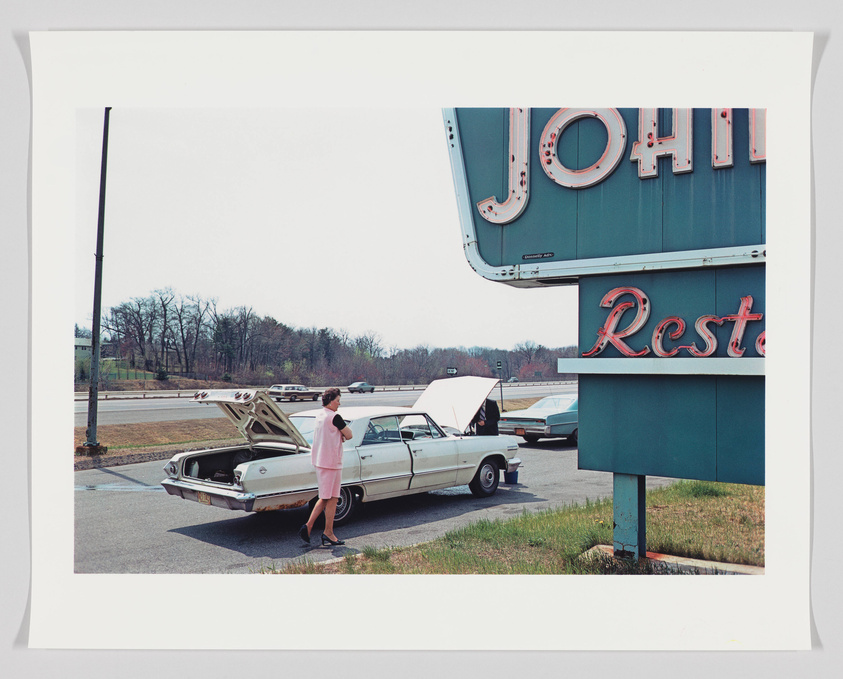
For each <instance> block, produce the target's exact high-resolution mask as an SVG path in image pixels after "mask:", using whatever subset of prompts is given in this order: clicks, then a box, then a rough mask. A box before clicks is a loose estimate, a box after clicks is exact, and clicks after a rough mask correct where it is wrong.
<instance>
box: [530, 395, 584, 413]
mask: <svg viewBox="0 0 843 679" xmlns="http://www.w3.org/2000/svg"><path fill="white" fill-rule="evenodd" d="M575 403H576V399H575V398H570V397H561V398H559V397H555V396H548V397H547V398H543V399H542V400H541V401H538V402H536V403H535V404H534V405H533V406H532V407H533V408H542V409H549V408H554V409H556V410H558V411H560V412H561V411H563V410H568V409H569V408H570V407H571V406H572V405H573V404H575Z"/></svg>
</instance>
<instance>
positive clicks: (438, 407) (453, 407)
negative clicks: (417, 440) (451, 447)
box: [413, 377, 499, 432]
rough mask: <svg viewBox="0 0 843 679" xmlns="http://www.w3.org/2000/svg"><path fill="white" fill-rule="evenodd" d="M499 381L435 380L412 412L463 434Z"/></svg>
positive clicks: (490, 379) (469, 378) (484, 379)
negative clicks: (421, 412) (421, 413)
mask: <svg viewBox="0 0 843 679" xmlns="http://www.w3.org/2000/svg"><path fill="white" fill-rule="evenodd" d="M498 381H499V380H498V379H497V378H495V377H446V378H444V379H441V380H434V381H433V382H431V383H430V384H429V385H428V387H427V389H425V390H424V391H423V392H422V394H421V396H419V397H418V399H417V400H416V403H415V405H414V406H413V408H414V409H417V410H423V411H424V412H426V413H427V414H428V415H430V416H431V417H432V418H433V419H434V421H435V422H436V423H437V424H439V425H442V426H447V427H454V428H455V429H458V430H459V431H461V432H464V431H465V430H466V429H468V425H470V424H471V420H473V419H474V416H475V415H476V414H477V411H478V410H480V406H482V405H483V403H484V402H485V401H486V399H487V398H488V396H489V394H490V393H491V392H492V389H494V388H495V385H496V384H497V383H498Z"/></svg>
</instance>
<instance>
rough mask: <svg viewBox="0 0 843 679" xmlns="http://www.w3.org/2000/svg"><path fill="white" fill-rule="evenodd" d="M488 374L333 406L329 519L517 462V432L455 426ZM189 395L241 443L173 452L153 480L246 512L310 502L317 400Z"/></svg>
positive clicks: (483, 389)
mask: <svg viewBox="0 0 843 679" xmlns="http://www.w3.org/2000/svg"><path fill="white" fill-rule="evenodd" d="M496 384H497V380H496V379H494V378H485V377H460V378H450V379H444V380H436V381H434V382H432V383H431V384H430V385H429V386H428V387H427V389H425V391H424V392H423V393H422V394H421V395H420V396H419V398H418V399H417V400H416V402H415V404H414V405H413V406H412V407H401V406H393V407H384V406H362V407H360V406H358V407H348V408H346V407H343V406H340V408H339V410H338V412H339V414H340V415H341V416H342V418H343V419H344V420H345V421H346V423H347V424H348V427H349V428H350V429H351V431H352V434H353V436H352V438H351V439H350V440H348V441H346V442H345V443H344V444H343V470H342V487H341V489H340V499H339V502H338V503H337V509H336V515H335V518H334V523H336V524H338V525H339V524H342V523H344V522H346V521H348V519H349V517H351V516H352V515H353V514H354V512H355V511H356V509H357V508H358V506H359V505H360V504H361V503H365V502H371V501H374V500H382V499H386V498H393V497H398V496H402V495H410V494H414V493H424V492H427V491H430V490H437V489H442V488H450V487H453V486H461V485H465V484H468V487H469V489H470V490H471V492H472V494H473V495H475V496H478V497H486V496H489V495H492V494H494V493H495V491H496V490H497V488H498V483H499V481H500V474H501V472H505V473H512V472H515V471H516V470H517V469H518V467H519V465H520V464H521V460H520V459H519V458H518V457H517V452H518V439H517V438H515V437H513V436H471V435H467V434H464V433H461V432H466V431H468V429H469V427H470V424H471V420H472V418H473V417H474V415H475V413H476V412H477V410H478V408H479V407H480V405H481V404H482V403H483V402H484V400H485V399H486V397H487V396H488V395H489V393H490V392H491V391H492V389H493V388H494V386H495V385H496ZM193 401H194V402H196V403H215V404H216V405H217V406H219V408H220V409H221V410H222V412H223V413H225V415H226V416H228V417H229V418H230V419H231V421H232V422H233V423H234V424H235V426H236V427H237V428H238V429H239V431H240V433H241V434H242V435H243V437H244V438H245V439H246V443H244V444H241V445H233V446H228V447H224V448H217V449H208V450H201V451H191V452H184V453H179V454H178V455H175V456H174V457H173V458H172V459H171V460H170V461H169V462H167V464H166V465H165V467H164V471H165V472H166V474H167V478H166V479H164V480H163V481H162V482H161V485H162V486H163V487H164V488H165V489H166V490H167V492H168V493H169V494H170V495H176V496H178V497H181V498H183V499H185V500H192V501H194V502H199V503H202V504H206V505H213V506H216V507H223V508H226V509H237V510H242V511H246V512H263V511H271V510H276V509H292V508H296V507H304V506H306V505H308V503H313V502H315V500H316V497H317V485H316V473H315V471H314V469H313V466H312V465H311V460H310V446H311V444H312V436H313V428H314V426H315V423H316V415H317V414H318V413H319V412H320V410H318V409H316V410H306V411H303V412H298V413H295V414H291V415H289V416H288V415H286V414H285V413H283V412H282V411H281V410H280V409H279V408H278V406H276V405H275V403H273V401H272V399H270V398H269V396H268V395H267V394H266V393H265V392H262V391H255V390H246V391H231V390H226V391H203V392H200V393H197V394H196V395H195V396H194V397H193Z"/></svg>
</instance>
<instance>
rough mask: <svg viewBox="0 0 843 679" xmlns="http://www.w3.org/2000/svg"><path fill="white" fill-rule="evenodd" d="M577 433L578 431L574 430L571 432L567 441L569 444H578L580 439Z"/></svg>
mask: <svg viewBox="0 0 843 679" xmlns="http://www.w3.org/2000/svg"><path fill="white" fill-rule="evenodd" d="M579 431H580V430H579V429H574V431H572V432H571V435H570V436H569V437H568V440H569V441H570V442H571V443H573V444H574V445H577V443H578V442H579V440H580V438H579Z"/></svg>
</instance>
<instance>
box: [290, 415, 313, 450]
mask: <svg viewBox="0 0 843 679" xmlns="http://www.w3.org/2000/svg"><path fill="white" fill-rule="evenodd" d="M290 422H291V423H292V425H293V426H294V427H295V428H296V429H298V430H299V433H300V434H301V435H302V436H303V437H304V440H305V441H307V443H308V445H311V446H312V445H313V428H314V427H315V426H316V418H315V417H301V416H293V417H291V418H290Z"/></svg>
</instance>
